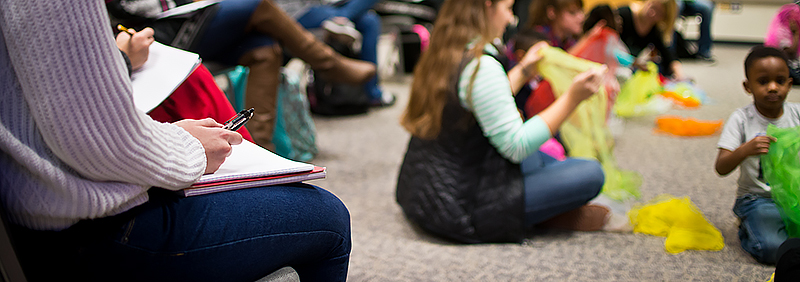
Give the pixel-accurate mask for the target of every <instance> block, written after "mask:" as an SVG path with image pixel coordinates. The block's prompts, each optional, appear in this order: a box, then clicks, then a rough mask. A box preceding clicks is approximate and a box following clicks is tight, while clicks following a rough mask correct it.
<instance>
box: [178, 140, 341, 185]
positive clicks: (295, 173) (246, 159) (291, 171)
mask: <svg viewBox="0 0 800 282" xmlns="http://www.w3.org/2000/svg"><path fill="white" fill-rule="evenodd" d="M232 148H233V151H232V152H231V155H230V156H229V157H228V158H227V159H225V162H224V163H222V166H220V168H219V170H217V171H216V172H214V173H210V174H206V175H203V176H201V177H200V179H199V180H198V181H197V182H195V183H194V184H192V186H190V187H189V188H186V189H183V190H180V192H181V193H182V194H183V196H185V197H189V196H197V195H203V194H209V193H217V192H222V191H228V190H235V189H245V188H252V187H262V186H269V185H278V184H287V183H295V182H301V181H307V180H313V179H320V178H325V175H326V169H325V168H324V167H318V166H314V165H312V164H307V163H302V162H297V161H293V160H290V159H287V158H284V157H281V156H279V155H277V154H275V153H273V152H270V151H268V150H266V149H264V148H261V147H259V146H258V145H256V144H253V143H251V142H249V141H247V140H244V141H242V144H239V145H234V146H232Z"/></svg>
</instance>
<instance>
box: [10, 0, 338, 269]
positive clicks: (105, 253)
mask: <svg viewBox="0 0 800 282" xmlns="http://www.w3.org/2000/svg"><path fill="white" fill-rule="evenodd" d="M42 19H45V20H42ZM108 23H109V19H108V16H107V14H106V10H105V6H104V5H103V2H101V1H97V0H80V1H27V0H0V41H2V44H0V200H2V204H3V207H4V211H5V213H6V215H7V216H8V219H9V220H10V221H11V223H12V224H11V227H10V229H11V231H12V232H11V233H12V235H13V237H14V239H15V240H16V245H17V246H16V247H17V253H18V255H19V256H20V260H21V263H22V265H23V268H24V269H25V271H26V275H28V276H29V277H28V278H29V280H33V281H35V280H47V279H48V278H50V277H47V275H51V274H52V275H57V276H58V277H60V278H61V279H63V278H74V279H76V280H81V281H89V280H103V281H124V280H131V281H161V280H163V281H176V280H182V281H254V280H256V279H259V278H261V277H263V276H265V275H267V274H269V273H270V272H272V271H274V270H276V269H278V268H280V267H283V266H287V265H290V266H292V267H293V268H294V269H295V270H297V272H298V274H299V275H300V277H301V279H303V281H332V280H333V281H344V280H345V278H346V274H347V264H348V260H349V253H350V227H349V215H348V212H347V209H346V208H345V207H344V205H343V204H342V203H341V201H339V199H337V198H336V197H335V196H333V195H332V194H331V193H329V192H327V191H325V190H322V189H320V188H316V187H313V186H308V185H302V186H301V185H298V186H279V187H270V188H267V189H262V188H256V189H245V190H239V191H232V192H225V193H218V194H211V195H207V196H199V197H191V198H178V197H177V196H175V195H176V194H175V193H172V192H171V191H170V190H178V189H181V188H185V187H187V186H189V185H190V184H191V183H193V182H194V181H195V180H197V179H198V178H199V177H200V176H201V175H202V174H203V173H207V172H213V171H215V170H216V169H217V168H218V167H219V165H220V164H221V163H222V161H224V159H225V157H226V156H227V154H228V152H230V149H231V147H230V146H231V144H238V143H240V142H241V135H239V134H238V133H235V132H232V131H227V130H224V129H222V128H221V125H220V124H218V123H216V122H214V121H213V120H210V119H206V120H199V121H197V120H184V121H180V122H177V123H174V124H162V123H158V122H155V121H153V120H152V119H150V118H149V117H147V116H146V115H145V114H144V113H143V112H141V111H138V110H136V109H135V108H134V105H133V101H132V98H131V91H132V90H131V86H130V80H129V78H128V76H127V70H126V66H125V63H124V61H123V59H122V57H121V55H120V52H119V50H118V49H117V47H116V45H115V44H114V41H113V35H112V34H111V29H110V28H109V26H108ZM153 187H161V188H153ZM162 188H163V189H162ZM42 270H45V271H42Z"/></svg>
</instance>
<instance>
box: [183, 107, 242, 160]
mask: <svg viewBox="0 0 800 282" xmlns="http://www.w3.org/2000/svg"><path fill="white" fill-rule="evenodd" d="M174 124H175V125H177V126H180V127H181V128H183V129H185V130H186V131H188V132H189V134H191V135H192V136H194V137H195V138H197V139H198V140H200V144H202V145H203V148H204V149H205V150H206V171H205V173H212V172H215V171H217V169H219V166H221V165H222V162H224V161H225V158H227V157H228V156H229V155H230V154H231V145H237V144H241V143H242V135H241V134H239V133H237V132H235V131H230V130H227V129H222V124H219V123H217V122H216V121H214V120H213V119H211V118H205V119H201V120H192V119H184V120H180V121H177V122H175V123H174Z"/></svg>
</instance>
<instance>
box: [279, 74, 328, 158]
mask: <svg viewBox="0 0 800 282" xmlns="http://www.w3.org/2000/svg"><path fill="white" fill-rule="evenodd" d="M276 111H277V113H278V114H277V116H276V119H275V132H274V133H273V136H272V143H273V144H275V153H276V154H278V155H280V156H282V157H285V158H288V159H292V160H295V161H303V162H306V161H310V160H311V159H313V158H314V157H315V156H316V155H317V153H318V150H317V143H316V136H317V129H316V127H314V120H313V119H312V118H311V112H310V109H309V103H308V99H307V97H306V93H304V91H303V89H302V87H300V76H299V75H298V74H297V73H296V72H295V71H293V70H290V69H286V68H283V69H281V81H280V85H279V86H278V106H277V109H276Z"/></svg>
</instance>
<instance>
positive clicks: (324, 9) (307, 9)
mask: <svg viewBox="0 0 800 282" xmlns="http://www.w3.org/2000/svg"><path fill="white" fill-rule="evenodd" d="M274 1H275V3H276V4H278V6H279V7H281V8H282V9H283V10H285V11H286V13H287V14H289V15H290V16H293V17H294V18H296V19H297V22H299V23H300V24H301V25H303V27H305V28H307V29H314V28H320V27H321V28H324V29H325V30H326V31H327V32H329V34H330V35H333V36H331V40H337V41H339V42H341V43H344V44H345V45H348V46H354V47H352V48H355V49H360V50H361V51H360V52H359V56H360V57H359V58H360V59H361V60H364V61H367V62H370V63H373V64H377V63H378V38H379V37H380V34H381V19H380V17H379V16H378V14H376V13H375V12H373V11H370V9H371V8H372V6H373V5H375V3H376V2H378V0H340V1H320V0H301V1H298V0H274ZM322 2H335V3H332V4H328V5H323V4H322ZM355 45H359V46H360V47H355ZM364 90H365V91H366V93H367V95H369V99H370V103H371V104H372V105H373V106H377V107H383V106H391V105H393V104H394V102H395V101H396V97H395V96H394V95H392V94H389V93H384V92H383V90H382V89H381V88H380V87H378V77H377V76H376V77H373V78H372V79H371V80H370V81H368V82H367V83H366V84H365V85H364Z"/></svg>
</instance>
